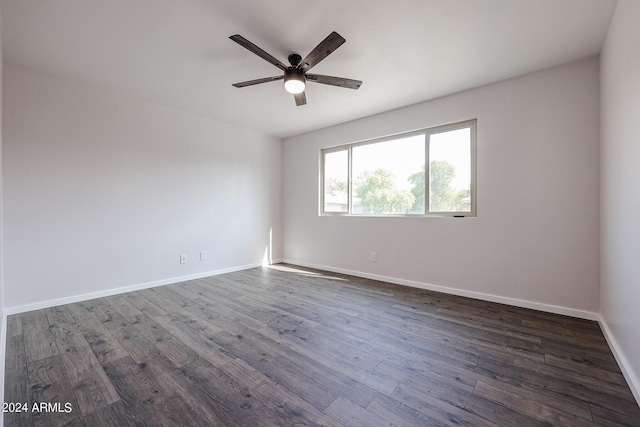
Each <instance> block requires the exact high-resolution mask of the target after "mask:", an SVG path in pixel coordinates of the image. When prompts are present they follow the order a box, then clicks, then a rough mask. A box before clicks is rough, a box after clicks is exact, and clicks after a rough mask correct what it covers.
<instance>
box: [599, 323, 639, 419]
mask: <svg viewBox="0 0 640 427" xmlns="http://www.w3.org/2000/svg"><path fill="white" fill-rule="evenodd" d="M598 323H599V324H600V329H602V333H603V334H604V338H605V339H606V340H607V344H609V348H610V349H611V352H612V353H613V357H615V358H616V362H618V366H619V367H620V370H621V371H622V375H624V378H625V380H627V384H628V385H629V388H630V389H631V393H633V397H635V398H636V402H638V405H639V406H640V378H638V377H637V376H636V374H635V372H633V369H632V368H631V365H630V364H629V362H628V361H627V358H626V357H625V356H624V353H623V352H622V349H621V348H620V346H619V345H618V341H616V338H615V337H614V336H613V333H612V332H611V329H609V325H607V322H606V321H605V320H604V317H602V315H601V314H599V315H598Z"/></svg>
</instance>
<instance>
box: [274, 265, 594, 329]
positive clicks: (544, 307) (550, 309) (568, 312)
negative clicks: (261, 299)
mask: <svg viewBox="0 0 640 427" xmlns="http://www.w3.org/2000/svg"><path fill="white" fill-rule="evenodd" d="M283 262H285V263H287V264H293V265H299V266H301V267H309V268H316V269H318V270H326V271H331V272H334V273H342V274H348V275H350V276H357V277H364V278H366V279H372V280H379V281H381V282H389V283H394V284H397V285H404V286H410V287H413V288H420V289H426V290H428V291H435V292H442V293H445V294H451V295H458V296H461V297H468V298H474V299H479V300H482V301H490V302H497V303H500V304H507V305H513V306H515V307H522V308H530V309H532V310H538V311H545V312H547V313H554V314H562V315H564V316H571V317H577V318H580V319H587V320H598V319H599V314H598V313H595V312H592V311H586V310H578V309H575V308H570V307H562V306H558V305H552V304H545V303H540V302H534V301H527V300H522V299H517V298H509V297H503V296H499V295H492V294H485V293H482V292H475V291H467V290H464V289H457V288H450V287H447V286H439V285H433V284H430V283H422V282H416V281H413V280H405V279H397V278H395V277H388V276H381V275H378V274H371V273H365V272H362V271H354V270H348V269H344V268H336V267H330V266H326V265H318V264H312V263H308V262H303V261H296V260H292V259H285V260H284V261H283Z"/></svg>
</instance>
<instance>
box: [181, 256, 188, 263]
mask: <svg viewBox="0 0 640 427" xmlns="http://www.w3.org/2000/svg"><path fill="white" fill-rule="evenodd" d="M186 263H187V254H180V264H186Z"/></svg>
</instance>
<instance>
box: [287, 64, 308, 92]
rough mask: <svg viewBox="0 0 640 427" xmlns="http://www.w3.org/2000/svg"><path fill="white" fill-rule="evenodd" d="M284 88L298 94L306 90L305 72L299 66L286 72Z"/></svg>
mask: <svg viewBox="0 0 640 427" xmlns="http://www.w3.org/2000/svg"><path fill="white" fill-rule="evenodd" d="M284 88H285V90H286V91H287V92H289V93H293V94H297V93H302V92H304V88H305V78H304V73H303V72H302V71H301V70H299V69H297V68H289V69H287V70H286V71H285V72H284Z"/></svg>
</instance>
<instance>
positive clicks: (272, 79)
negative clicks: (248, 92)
mask: <svg viewBox="0 0 640 427" xmlns="http://www.w3.org/2000/svg"><path fill="white" fill-rule="evenodd" d="M283 78H284V76H273V77H264V78H262V79H255V80H247V81H246V82H240V83H234V84H233V85H232V86H235V87H247V86H253V85H258V84H260V83H269V82H275V81H276V80H282V79H283Z"/></svg>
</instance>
